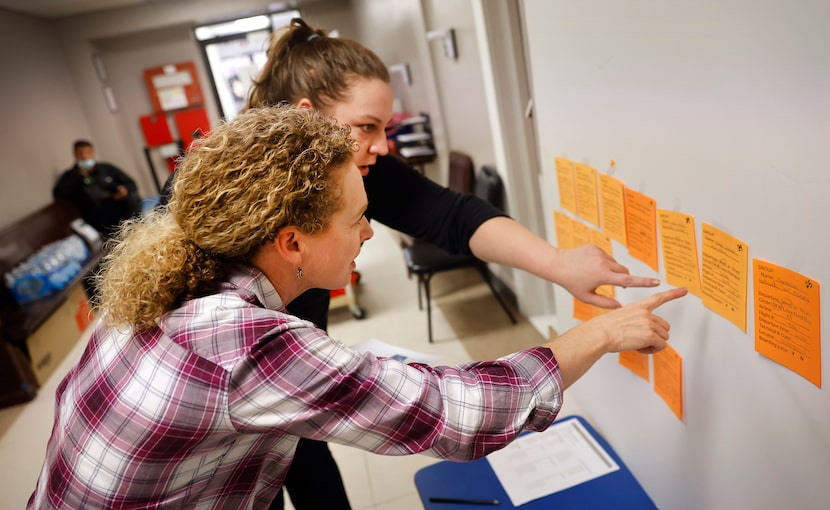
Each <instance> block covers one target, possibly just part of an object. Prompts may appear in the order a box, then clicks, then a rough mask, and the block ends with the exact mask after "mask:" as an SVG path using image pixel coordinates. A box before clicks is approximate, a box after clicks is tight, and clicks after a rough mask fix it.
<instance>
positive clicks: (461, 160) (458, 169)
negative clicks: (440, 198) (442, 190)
mask: <svg viewBox="0 0 830 510" xmlns="http://www.w3.org/2000/svg"><path fill="white" fill-rule="evenodd" d="M449 174H450V175H449V181H450V182H449V186H447V187H448V188H450V189H451V190H453V191H456V192H458V193H462V194H464V193H472V192H473V181H474V180H475V166H474V165H473V158H471V157H470V156H469V155H467V154H465V153H463V152H459V151H450V172H449Z"/></svg>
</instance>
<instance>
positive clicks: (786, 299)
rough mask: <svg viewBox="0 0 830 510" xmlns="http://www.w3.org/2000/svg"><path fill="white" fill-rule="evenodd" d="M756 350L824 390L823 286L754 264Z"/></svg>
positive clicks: (765, 264)
mask: <svg viewBox="0 0 830 510" xmlns="http://www.w3.org/2000/svg"><path fill="white" fill-rule="evenodd" d="M752 274H753V280H752V281H753V283H754V286H753V288H754V292H755V350H756V351H757V352H758V353H760V354H763V355H764V356H766V357H768V358H770V359H771V360H773V361H775V362H778V363H780V364H782V365H784V366H785V367H787V368H789V369H790V370H792V371H793V372H795V373H797V374H798V375H800V376H801V377H803V378H805V379H807V380H808V381H810V382H811V383H813V384H815V385H816V386H818V387H819V388H821V306H820V304H819V297H820V296H821V286H820V285H819V282H818V281H816V279H815V278H809V277H807V276H804V275H802V274H799V273H796V272H795V271H791V270H789V269H786V268H783V267H781V266H778V265H775V264H773V263H771V262H766V261H763V260H758V259H753V260H752Z"/></svg>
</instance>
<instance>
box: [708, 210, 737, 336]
mask: <svg viewBox="0 0 830 510" xmlns="http://www.w3.org/2000/svg"><path fill="white" fill-rule="evenodd" d="M701 230H702V232H703V240H702V242H701V250H700V253H701V288H702V290H703V304H704V305H705V306H706V307H707V308H710V309H711V310H713V311H714V312H716V313H718V314H720V315H721V316H723V317H724V318H726V319H729V320H730V321H731V322H732V323H733V324H735V325H736V326H738V327H739V328H741V331H743V332H744V333H746V284H747V272H748V267H749V246H747V244H746V243H745V242H743V241H741V240H740V239H738V238H737V237H733V236H731V235H729V234H727V233H726V232H723V231H721V230H718V229H717V228H715V227H713V226H712V225H709V224H707V223H704V224H703V227H702V229H701Z"/></svg>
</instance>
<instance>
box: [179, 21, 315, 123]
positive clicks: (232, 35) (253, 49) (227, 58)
mask: <svg viewBox="0 0 830 510" xmlns="http://www.w3.org/2000/svg"><path fill="white" fill-rule="evenodd" d="M298 17H300V11H298V10H296V9H295V10H290V11H281V12H277V13H271V14H268V15H265V14H263V15H260V16H252V17H248V18H241V19H235V20H231V21H226V22H223V23H215V24H212V25H202V26H198V27H196V28H195V29H194V34H195V36H196V40H197V41H198V42H199V46H200V47H201V49H202V55H203V56H204V59H205V65H206V66H207V68H208V70H209V73H210V77H211V82H212V84H213V93H214V95H215V96H216V104H217V105H218V106H219V110H220V112H221V114H222V117H224V118H225V120H228V121H229V120H231V119H233V118H234V117H235V116H236V115H237V114H238V113H239V112H240V110H242V108H243V107H244V106H245V102H246V100H247V98H248V91H249V90H250V88H251V84H252V82H253V79H254V78H256V76H257V75H258V74H259V71H260V69H261V68H262V66H263V65H264V64H265V61H266V60H267V51H268V44H269V41H270V34H271V32H272V31H274V30H275V29H280V28H282V27H285V26H288V24H289V23H290V22H291V19H292V18H298Z"/></svg>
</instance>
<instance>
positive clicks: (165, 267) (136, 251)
mask: <svg viewBox="0 0 830 510" xmlns="http://www.w3.org/2000/svg"><path fill="white" fill-rule="evenodd" d="M354 150H355V143H354V142H353V141H352V140H351V139H350V138H349V128H348V127H345V126H340V125H338V124H337V123H336V122H335V121H334V120H332V119H328V118H326V117H324V116H323V114H321V113H319V112H318V111H317V110H312V109H298V108H294V107H291V106H287V105H280V106H268V107H261V108H252V109H249V110H247V111H245V112H242V113H241V114H239V115H238V116H237V117H236V118H235V119H234V120H233V121H231V122H229V123H223V124H221V125H220V126H219V127H217V128H216V129H215V130H213V131H212V132H211V133H210V135H209V136H208V137H207V138H203V139H201V140H200V142H199V143H198V144H194V146H193V147H191V151H190V152H189V153H188V154H187V155H186V156H185V157H184V159H183V160H182V161H181V164H180V165H179V168H178V170H177V171H176V179H175V184H174V186H173V194H172V197H171V199H170V203H169V204H168V206H167V207H166V208H161V209H160V210H158V211H155V212H152V213H150V214H148V215H146V216H144V217H143V218H141V219H138V220H132V221H129V222H127V223H125V224H124V225H123V227H122V228H121V230H120V231H119V234H118V236H117V238H116V239H115V241H114V243H113V244H112V245H111V249H110V250H108V253H107V255H106V256H105V257H104V261H103V270H102V271H101V272H100V273H99V275H98V277H97V278H98V285H99V289H100V292H99V299H98V302H97V303H96V306H97V307H98V308H99V309H100V311H102V312H103V315H102V316H103V320H104V322H105V323H106V324H107V325H109V326H131V327H133V328H136V329H144V328H150V327H152V326H154V325H155V324H156V322H157V320H158V319H159V318H160V317H161V316H162V315H164V314H165V313H167V312H169V311H170V310H172V309H173V308H175V307H176V306H177V305H178V304H179V303H181V302H182V301H184V300H187V299H191V298H193V297H196V296H199V295H204V294H207V293H209V292H211V291H212V290H214V288H215V285H216V283H217V281H218V280H219V279H220V278H221V277H222V276H223V275H224V274H225V272H226V268H227V267H228V265H229V264H232V263H240V262H241V263H246V262H248V261H249V260H250V257H251V256H252V255H253V254H254V253H255V252H256V250H258V249H259V248H260V247H261V246H263V245H264V244H265V243H266V242H268V241H270V240H273V239H274V238H275V237H276V235H277V233H278V232H279V231H280V229H282V228H284V227H286V226H295V227H297V228H299V229H301V230H302V231H303V232H306V233H309V234H311V233H315V232H320V231H322V230H323V229H324V228H325V227H326V225H327V224H328V221H329V220H330V219H331V216H332V215H333V214H334V213H335V212H336V211H337V210H338V209H339V207H340V206H341V203H340V190H339V187H338V185H337V184H336V182H334V177H333V172H332V171H333V170H335V169H338V168H342V167H343V166H344V165H346V164H347V163H349V162H350V161H351V159H352V155H353V152H354Z"/></svg>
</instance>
